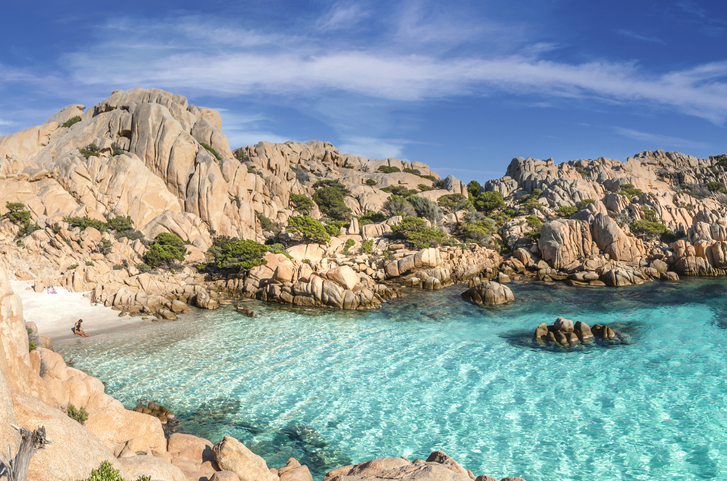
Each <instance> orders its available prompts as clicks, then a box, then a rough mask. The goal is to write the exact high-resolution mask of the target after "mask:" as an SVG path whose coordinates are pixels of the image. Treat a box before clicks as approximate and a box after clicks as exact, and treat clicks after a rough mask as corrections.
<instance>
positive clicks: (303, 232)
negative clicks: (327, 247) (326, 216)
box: [288, 215, 331, 244]
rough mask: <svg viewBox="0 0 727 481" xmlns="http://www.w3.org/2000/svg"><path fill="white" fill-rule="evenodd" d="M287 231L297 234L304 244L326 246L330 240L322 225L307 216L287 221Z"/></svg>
mask: <svg viewBox="0 0 727 481" xmlns="http://www.w3.org/2000/svg"><path fill="white" fill-rule="evenodd" d="M288 231H289V232H293V233H296V234H298V235H299V236H300V237H301V238H302V239H303V240H304V241H305V242H315V243H317V244H327V243H328V242H330V240H331V236H330V235H329V234H328V232H326V229H325V227H323V224H321V223H320V222H318V221H317V220H315V219H314V218H312V217H310V216H307V215H303V216H298V217H291V218H290V219H288Z"/></svg>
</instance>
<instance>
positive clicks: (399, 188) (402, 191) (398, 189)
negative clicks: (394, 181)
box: [381, 185, 417, 197]
mask: <svg viewBox="0 0 727 481" xmlns="http://www.w3.org/2000/svg"><path fill="white" fill-rule="evenodd" d="M381 190H383V191H384V192H388V193H389V194H393V195H398V196H400V197H408V196H410V195H414V194H416V193H417V191H416V190H413V189H409V188H408V187H406V186H404V185H390V186H389V187H382V189H381Z"/></svg>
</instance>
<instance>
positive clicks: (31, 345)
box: [28, 342, 37, 352]
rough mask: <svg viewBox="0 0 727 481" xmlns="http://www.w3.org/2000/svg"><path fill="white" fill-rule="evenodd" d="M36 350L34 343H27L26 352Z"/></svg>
mask: <svg viewBox="0 0 727 481" xmlns="http://www.w3.org/2000/svg"><path fill="white" fill-rule="evenodd" d="M36 349H37V346H36V345H35V343H34V342H29V343H28V352H30V351H35V350H36Z"/></svg>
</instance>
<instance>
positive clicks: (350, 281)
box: [325, 266, 359, 289]
mask: <svg viewBox="0 0 727 481" xmlns="http://www.w3.org/2000/svg"><path fill="white" fill-rule="evenodd" d="M325 277H326V278H327V279H329V280H331V281H334V282H335V283H336V284H338V285H340V286H342V287H344V288H346V289H353V288H354V287H355V286H356V284H358V281H359V278H358V274H356V272H355V271H354V270H353V269H351V268H350V267H349V266H339V267H334V268H333V269H328V270H327V271H326V273H325Z"/></svg>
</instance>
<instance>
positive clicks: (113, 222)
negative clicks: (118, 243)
mask: <svg viewBox="0 0 727 481" xmlns="http://www.w3.org/2000/svg"><path fill="white" fill-rule="evenodd" d="M106 224H107V225H108V228H109V229H111V230H115V231H119V232H124V231H129V230H133V229H134V222H133V221H132V220H131V217H129V216H122V215H119V216H116V217H109V218H108V219H106Z"/></svg>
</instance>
